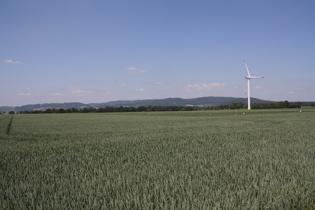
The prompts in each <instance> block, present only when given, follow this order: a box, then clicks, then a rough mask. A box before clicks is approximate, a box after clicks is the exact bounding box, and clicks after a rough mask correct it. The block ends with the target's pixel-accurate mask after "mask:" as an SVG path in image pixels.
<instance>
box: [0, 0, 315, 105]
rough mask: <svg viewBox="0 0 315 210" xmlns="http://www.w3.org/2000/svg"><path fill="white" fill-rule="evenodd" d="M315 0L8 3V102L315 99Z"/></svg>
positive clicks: (3, 36) (1, 87)
mask: <svg viewBox="0 0 315 210" xmlns="http://www.w3.org/2000/svg"><path fill="white" fill-rule="evenodd" d="M314 10H315V1H314V0H299V1H298V0H277V1H274V0H238V1H234V0H222V1H217V0H196V1H191V0H180V1H179V0H176V1H175V0H154V1H149V0H132V1H131V0H91V1H88V0H67V1H61V0H55V1H48V0H47V1H46V0H28V1H26V0H2V1H1V2H0V27H1V33H0V59H1V60H0V61H1V62H0V71H1V82H0V105H10V106H18V105H24V104H35V103H51V102H83V103H94V102H108V101H113V100H136V99H158V98H168V97H181V98H194V97H203V96H230V97H244V98H245V97H247V95H246V91H247V82H246V79H245V78H244V77H245V76H246V75H247V73H246V69H245V66H244V60H246V62H247V64H248V67H249V69H250V71H251V75H253V76H264V77H265V78H264V79H256V80H252V81H251V96H252V97H256V98H260V99H265V100H276V101H280V100H289V101H315V75H314V72H315V13H314Z"/></svg>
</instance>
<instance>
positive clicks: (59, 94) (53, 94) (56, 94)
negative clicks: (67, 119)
mask: <svg viewBox="0 0 315 210" xmlns="http://www.w3.org/2000/svg"><path fill="white" fill-rule="evenodd" d="M49 95H51V96H62V95H63V94H62V93H51V94H49Z"/></svg>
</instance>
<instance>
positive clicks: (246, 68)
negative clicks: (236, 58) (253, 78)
mask: <svg viewBox="0 0 315 210" xmlns="http://www.w3.org/2000/svg"><path fill="white" fill-rule="evenodd" d="M244 63H245V67H246V70H247V73H248V76H249V77H250V73H249V70H248V67H247V64H246V61H244Z"/></svg>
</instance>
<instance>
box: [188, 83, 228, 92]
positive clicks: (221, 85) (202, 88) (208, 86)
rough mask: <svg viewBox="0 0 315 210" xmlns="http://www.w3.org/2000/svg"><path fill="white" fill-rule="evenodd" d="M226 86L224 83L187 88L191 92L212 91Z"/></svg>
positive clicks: (191, 85)
mask: <svg viewBox="0 0 315 210" xmlns="http://www.w3.org/2000/svg"><path fill="white" fill-rule="evenodd" d="M225 86H226V85H225V84H224V83H209V84H188V85H187V88H188V89H191V90H197V91H204V90H212V89H222V88H224V87H225Z"/></svg>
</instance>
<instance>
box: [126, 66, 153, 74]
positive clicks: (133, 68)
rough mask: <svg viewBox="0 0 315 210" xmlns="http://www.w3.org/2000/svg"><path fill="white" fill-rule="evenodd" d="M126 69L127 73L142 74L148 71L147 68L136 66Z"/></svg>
mask: <svg viewBox="0 0 315 210" xmlns="http://www.w3.org/2000/svg"><path fill="white" fill-rule="evenodd" d="M126 71H127V72H128V73H129V74H144V73H146V72H148V71H147V70H145V69H138V68H136V67H128V68H126Z"/></svg>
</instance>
